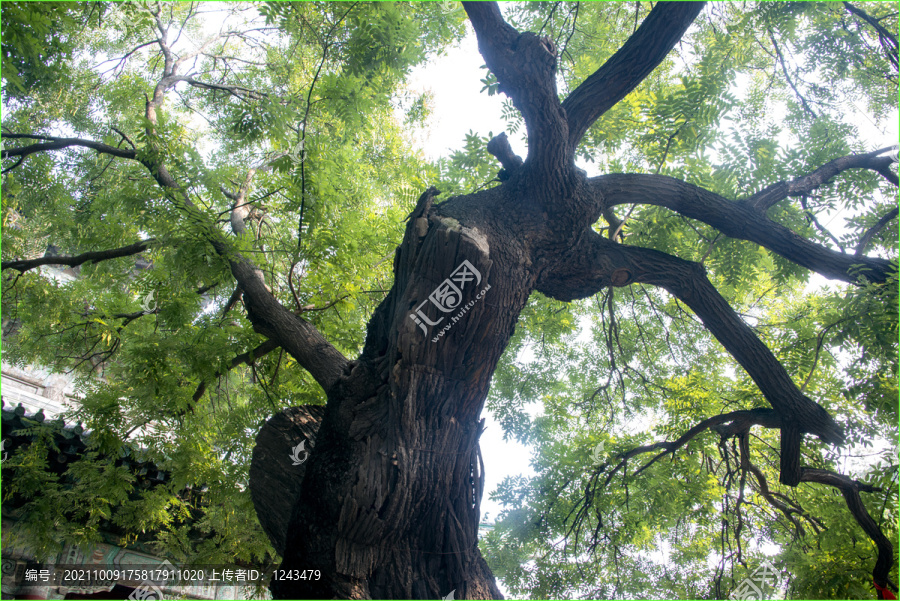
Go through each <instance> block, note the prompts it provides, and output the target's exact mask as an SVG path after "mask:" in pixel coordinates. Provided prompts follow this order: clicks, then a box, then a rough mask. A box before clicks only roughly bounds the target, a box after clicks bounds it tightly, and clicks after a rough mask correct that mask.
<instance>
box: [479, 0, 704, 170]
mask: <svg viewBox="0 0 900 601" xmlns="http://www.w3.org/2000/svg"><path fill="white" fill-rule="evenodd" d="M704 5H705V2H660V3H657V5H656V6H655V7H654V8H653V10H651V11H650V14H649V15H648V16H647V18H646V19H645V20H644V22H643V23H642V24H641V26H640V27H639V28H638V30H637V31H636V32H635V33H634V35H632V36H631V37H630V38H629V40H628V41H627V42H626V43H625V44H624V45H623V46H622V48H621V49H620V50H619V51H618V52H617V53H616V54H614V55H613V56H612V57H611V58H610V59H609V60H608V61H607V62H606V63H605V64H604V65H603V66H602V67H600V69H598V70H597V71H596V72H594V73H593V74H592V75H591V76H590V77H588V78H587V79H586V80H585V81H584V82H582V84H581V85H579V86H578V87H577V88H576V89H575V90H574V91H573V92H572V93H571V94H569V96H568V97H567V98H566V100H565V101H564V102H562V103H560V101H559V97H558V94H557V89H556V66H557V64H556V60H557V56H556V48H555V46H554V43H553V41H552V40H551V39H550V38H539V37H538V36H537V35H535V34H533V33H531V32H521V33H520V32H518V31H517V30H516V29H515V28H513V27H512V26H511V25H509V24H508V23H506V22H505V21H504V20H503V16H502V15H501V13H500V9H499V7H498V5H497V3H496V2H463V7H464V8H465V9H466V13H467V14H468V16H469V21H470V22H471V23H472V27H473V29H474V30H475V35H476V36H477V38H478V49H479V51H480V52H481V55H482V56H483V57H484V60H485V62H486V63H487V66H488V68H489V69H490V70H491V72H493V73H494V75H496V77H497V80H498V82H499V90H500V91H501V92H504V93H505V94H507V95H508V96H509V97H510V98H511V99H512V101H513V104H514V105H515V107H516V108H517V109H519V111H521V113H522V116H523V118H524V120H525V126H526V129H527V132H528V158H527V159H526V165H538V166H539V169H540V171H541V173H542V174H544V175H545V176H546V174H547V173H552V172H553V170H554V169H561V170H562V172H563V173H568V172H570V171H571V169H572V167H573V166H574V150H575V147H576V145H577V144H578V142H579V140H581V138H582V136H584V133H585V132H586V131H587V129H588V128H589V127H590V126H591V124H592V123H594V121H596V120H597V119H598V118H599V117H600V116H601V115H602V114H603V113H605V112H606V111H607V110H609V109H610V108H612V107H613V106H614V105H615V104H616V103H617V102H619V100H621V99H622V98H624V97H625V96H626V95H627V94H628V93H629V92H631V91H632V90H633V89H634V88H635V87H637V86H638V84H640V83H641V81H643V80H644V79H645V78H646V77H647V75H649V74H650V72H651V71H653V69H655V68H656V67H657V66H658V65H659V64H660V63H661V62H662V61H663V59H664V58H665V57H666V55H667V54H668V53H669V51H670V50H672V48H673V47H674V46H675V44H676V43H678V41H679V40H680V39H681V37H682V36H683V35H684V32H685V31H686V30H687V28H688V27H689V26H690V24H691V23H692V22H693V21H694V19H695V18H696V17H697V15H698V14H700V11H701V10H702V9H703V7H704ZM495 154H496V153H495ZM498 158H499V157H498ZM501 160H502V158H501ZM507 162H508V161H507ZM504 167H505V168H507V170H509V167H508V165H507V163H506V162H505V163H504Z"/></svg>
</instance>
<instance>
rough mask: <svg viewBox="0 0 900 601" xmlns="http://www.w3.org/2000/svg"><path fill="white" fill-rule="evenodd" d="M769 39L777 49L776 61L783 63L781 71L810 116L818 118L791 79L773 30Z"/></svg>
mask: <svg viewBox="0 0 900 601" xmlns="http://www.w3.org/2000/svg"><path fill="white" fill-rule="evenodd" d="M768 34H769V41H770V42H772V47H773V48H774V49H775V56H776V57H777V58H776V61H777V62H778V64H780V65H781V72H782V73H784V79H785V80H786V81H787V83H788V85H789V86H790V87H791V89H792V90H794V94H796V95H797V98H799V99H800V104H802V105H803V110H805V111H806V112H807V113H809V115H810V117H812V118H813V119H815V118H816V116H817V115H816V113H815V112H814V111H813V110H812V108H810V106H809V104H808V103H807V102H806V98H804V97H803V94H801V93H800V91H799V90H798V89H797V86H795V85H794V82H793V80H792V79H791V76H790V74H788V70H787V64H786V63H785V60H784V56H783V55H782V54H781V49H780V48H779V47H778V42H776V41H775V36H774V35H772V32H771V31H769V32H768Z"/></svg>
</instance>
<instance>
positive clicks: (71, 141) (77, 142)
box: [0, 134, 137, 173]
mask: <svg viewBox="0 0 900 601" xmlns="http://www.w3.org/2000/svg"><path fill="white" fill-rule="evenodd" d="M0 137H2V138H3V139H5V140H6V139H26V138H27V139H32V140H34V139H39V140H48V141H47V142H42V143H38V144H29V145H28V146H19V147H18V148H4V149H3V152H2V153H0V158H4V159H8V158H12V157H21V158H23V159H24V158H25V157H27V156H29V155H32V154H35V153H37V152H46V151H48V150H62V149H63V148H70V147H72V146H76V147H81V148H90V149H92V150H96V151H97V152H100V153H103V154H110V155H112V156H116V157H121V158H123V159H135V158H137V153H136V152H135V151H134V150H127V149H124V148H116V147H115V146H110V145H109V144H103V143H101V142H94V141H93V140H84V139H81V138H57V137H52V136H33V135H30V134H2V135H0ZM20 163H21V161H19V162H17V163H16V164H15V165H13V166H12V167H9V168H7V169H4V170H3V172H4V173H6V172H8V171H10V170H11V169H14V168H15V167H16V166H18V165H19V164H20Z"/></svg>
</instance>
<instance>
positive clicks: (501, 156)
mask: <svg viewBox="0 0 900 601" xmlns="http://www.w3.org/2000/svg"><path fill="white" fill-rule="evenodd" d="M487 151H488V152H489V153H491V154H492V155H494V156H495V157H497V160H498V161H500V164H501V165H503V169H504V171H505V174H501V175H500V179H501V180H505V179H509V178H510V177H511V176H512V175H513V174H514V173H515V172H516V171H518V169H519V167H521V166H522V164H523V163H524V161H523V160H522V158H521V157H519V156H518V155H517V154H516V153H515V152H513V149H512V147H511V146H510V145H509V138H507V137H506V132H502V133H500V134H499V135H496V136H494V137H493V138H492V139H491V141H490V142H488V144H487Z"/></svg>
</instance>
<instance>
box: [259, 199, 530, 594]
mask: <svg viewBox="0 0 900 601" xmlns="http://www.w3.org/2000/svg"><path fill="white" fill-rule="evenodd" d="M435 194H437V190H435V189H433V188H432V189H430V190H428V191H427V192H426V193H425V194H424V195H423V196H422V197H421V198H420V199H419V203H418V205H417V207H416V209H415V211H414V212H413V213H412V214H411V215H410V218H409V221H408V224H407V227H406V234H405V237H404V240H403V243H402V244H401V246H400V247H399V248H398V249H397V252H396V256H395V260H394V276H395V281H394V286H393V289H392V290H391V292H390V293H389V294H388V296H387V297H386V299H385V300H384V302H383V303H382V304H381V305H380V306H379V308H378V309H377V310H376V312H375V314H374V315H373V317H372V320H371V321H370V323H369V331H368V336H367V340H366V345H365V349H364V351H363V353H362V355H361V356H360V357H359V359H358V360H356V361H354V362H352V363H351V368H350V370H349V372H348V373H345V374H344V376H343V377H342V378H340V379H339V380H338V382H337V383H336V384H335V386H333V387H332V388H331V389H330V390H329V391H328V392H329V394H328V397H329V401H328V405H327V409H326V412H325V417H324V418H323V420H322V424H321V426H320V428H319V431H318V433H317V434H316V440H315V452H314V453H313V454H312V455H311V457H310V459H309V462H308V465H307V467H306V474H305V478H304V481H303V484H302V488H301V491H300V496H299V500H298V502H297V504H296V507H295V510H294V514H293V517H292V520H291V524H290V526H289V528H288V531H289V536H288V537H287V538H288V540H287V546H286V549H285V553H284V563H283V564H282V569H284V570H298V571H299V570H310V569H313V570H320V573H321V579H320V580H308V579H300V580H296V579H295V580H278V581H275V582H273V584H272V592H273V594H274V595H275V596H276V597H279V598H307V599H308V598H344V599H360V598H375V599H392V598H407V599H409V598H412V599H437V598H443V597H446V596H447V595H449V594H450V593H451V592H454V597H455V598H457V599H465V598H495V599H496V598H502V596H501V595H500V592H499V590H498V589H497V586H496V584H495V582H494V578H493V576H492V575H491V572H490V570H489V569H488V567H487V565H486V564H485V562H484V560H483V559H482V557H481V555H480V553H479V551H478V547H477V539H478V523H479V518H480V509H479V505H480V501H481V495H482V491H483V481H484V473H483V464H482V462H481V457H480V452H479V447H478V439H479V437H480V435H481V432H482V429H483V421H482V420H480V414H481V411H482V408H483V406H484V401H485V398H486V397H487V393H488V388H489V385H490V378H491V375H492V374H493V371H494V368H495V367H496V365H497V361H498V360H499V358H500V355H501V353H502V352H503V350H504V348H505V347H506V345H507V343H508V341H509V339H510V337H511V336H512V333H513V330H514V328H515V323H516V319H517V317H518V315H519V312H520V311H521V309H522V307H523V306H524V304H525V302H526V300H527V299H528V296H529V294H530V293H531V291H532V289H533V283H534V277H533V276H529V274H528V270H527V268H526V264H527V263H528V261H527V260H526V253H525V252H524V249H523V247H522V241H523V240H524V238H519V239H516V236H515V235H514V233H513V232H505V233H504V234H502V235H501V234H499V233H498V232H497V231H496V227H495V224H492V223H491V222H490V220H489V219H487V218H483V219H480V220H478V221H479V223H478V225H477V226H475V225H472V224H471V223H465V224H460V223H459V222H458V221H456V220H455V219H453V218H451V217H448V216H444V215H441V211H439V210H438V207H433V206H432V201H433V198H434V196H435ZM502 196H503V195H502V194H501V193H500V192H499V191H493V190H492V191H488V192H484V193H481V194H479V195H478V197H479V198H478V201H479V204H480V206H481V207H482V208H485V207H488V206H490V205H492V204H495V205H496V204H498V203H497V201H499V200H501V197H502ZM454 200H455V202H451V203H447V204H446V206H451V205H458V204H468V203H466V202H465V200H467V198H465V197H462V198H458V199H454ZM492 201H493V202H492ZM486 215H487V213H485V212H484V211H477V212H476V214H475V215H474V217H476V218H477V217H486ZM473 221H474V220H473ZM288 451H289V450H288V449H285V454H287V453H288Z"/></svg>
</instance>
